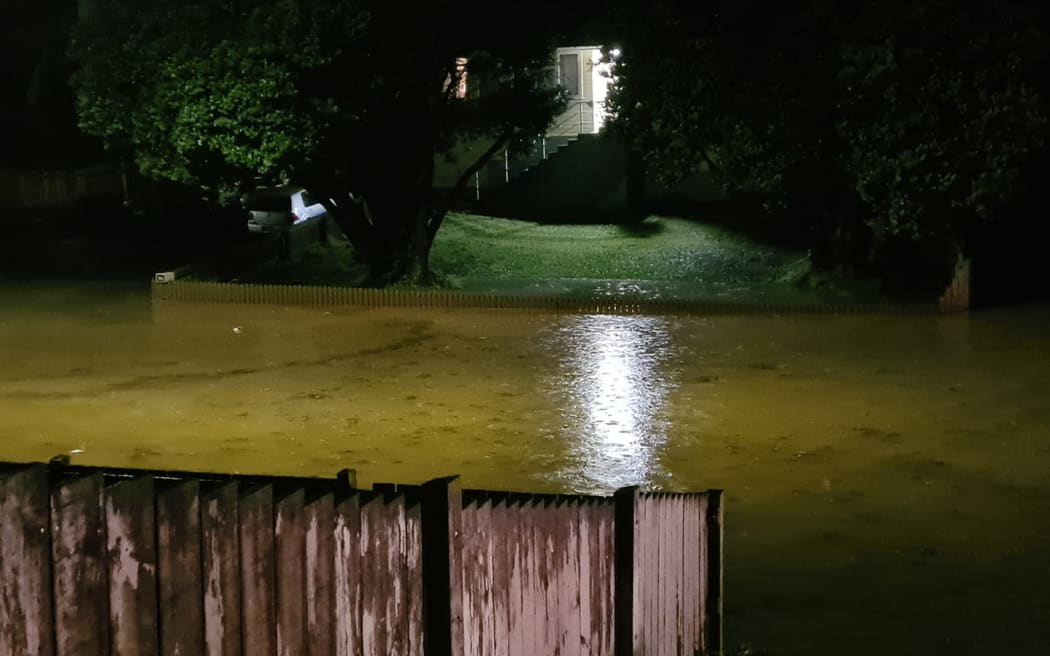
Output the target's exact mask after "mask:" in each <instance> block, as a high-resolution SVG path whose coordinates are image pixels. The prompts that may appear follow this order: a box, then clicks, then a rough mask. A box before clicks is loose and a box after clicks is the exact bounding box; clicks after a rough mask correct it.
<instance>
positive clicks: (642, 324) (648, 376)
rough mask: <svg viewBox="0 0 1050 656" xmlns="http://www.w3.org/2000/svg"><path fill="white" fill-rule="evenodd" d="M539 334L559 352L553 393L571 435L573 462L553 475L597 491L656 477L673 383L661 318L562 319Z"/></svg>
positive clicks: (667, 339) (566, 432)
mask: <svg viewBox="0 0 1050 656" xmlns="http://www.w3.org/2000/svg"><path fill="white" fill-rule="evenodd" d="M546 339H547V342H548V348H549V349H550V350H551V351H552V352H561V353H563V354H564V355H563V356H562V360H561V362H560V372H559V377H558V378H557V379H556V380H555V384H554V385H553V386H552V387H553V389H552V391H553V393H554V394H555V395H556V396H561V397H562V398H561V399H556V400H555V402H558V403H559V405H560V406H561V407H562V408H563V411H562V412H563V413H564V419H565V423H564V424H563V425H562V430H563V434H564V435H566V436H569V435H571V436H572V438H571V440H570V441H569V442H570V447H569V448H570V449H571V452H572V456H573V462H572V464H571V465H570V466H569V467H568V468H567V470H566V471H562V472H559V473H558V474H557V476H558V478H560V479H568V480H572V481H573V487H574V488H576V489H580V490H585V491H589V492H602V493H604V492H607V491H608V490H610V489H615V488H619V487H625V486H628V485H642V484H646V483H650V482H652V481H654V480H657V479H660V478H663V477H664V472H663V471H662V469H661V467H660V463H659V460H658V459H657V457H656V454H655V452H656V450H657V449H659V448H660V447H661V446H663V445H664V444H665V443H666V441H667V422H666V419H665V416H664V411H665V405H666V402H667V395H668V392H669V391H670V390H671V389H672V388H674V387H675V385H676V376H675V372H674V370H673V369H672V368H671V367H670V366H669V363H668V359H669V356H670V351H671V339H670V336H669V334H668V325H667V321H666V320H665V319H662V318H659V317H620V316H608V315H587V316H579V317H569V318H566V319H565V320H564V322H563V323H562V325H561V326H560V327H559V328H558V329H557V330H555V331H552V332H550V333H548V335H547V337H546ZM650 487H653V486H652V485H650Z"/></svg>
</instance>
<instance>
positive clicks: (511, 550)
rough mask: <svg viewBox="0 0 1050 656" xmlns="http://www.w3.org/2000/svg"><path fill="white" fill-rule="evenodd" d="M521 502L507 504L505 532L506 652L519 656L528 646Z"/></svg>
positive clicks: (524, 652)
mask: <svg viewBox="0 0 1050 656" xmlns="http://www.w3.org/2000/svg"><path fill="white" fill-rule="evenodd" d="M523 508H524V506H523V504H522V503H521V502H513V503H510V504H509V506H508V508H507V514H506V523H505V525H504V526H505V528H504V531H505V533H504V535H505V536H506V537H505V539H506V542H507V547H508V556H509V563H508V586H507V593H508V603H507V615H508V625H509V626H508V631H507V652H508V654H509V656H522V655H523V654H526V653H527V652H526V651H525V649H526V648H527V646H528V645H526V644H525V642H524V631H523V628H524V626H525V618H524V614H525V609H524V604H523V601H524V596H523V587H524V577H525V572H524V567H525V558H524V556H525V548H524V546H523V545H522V537H521V522H522V517H523V515H524V511H523Z"/></svg>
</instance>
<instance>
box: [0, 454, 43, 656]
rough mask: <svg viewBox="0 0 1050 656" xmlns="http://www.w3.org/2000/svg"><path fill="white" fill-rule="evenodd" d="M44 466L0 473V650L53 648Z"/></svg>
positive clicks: (16, 655)
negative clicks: (0, 588)
mask: <svg viewBox="0 0 1050 656" xmlns="http://www.w3.org/2000/svg"><path fill="white" fill-rule="evenodd" d="M49 533H50V520H49V517H48V493H47V470H46V469H45V468H44V467H43V466H33V467H29V468H26V469H24V470H22V471H19V472H16V473H13V474H10V475H7V476H4V477H2V478H0V581H2V582H3V594H0V654H4V656H37V655H38V654H42V655H45V656H49V655H50V654H53V653H54V650H55V640H54V629H55V624H54V617H53V615H52V610H51V608H52V606H51V604H52V596H51V595H52V584H51V546H50V544H49V540H50V538H49Z"/></svg>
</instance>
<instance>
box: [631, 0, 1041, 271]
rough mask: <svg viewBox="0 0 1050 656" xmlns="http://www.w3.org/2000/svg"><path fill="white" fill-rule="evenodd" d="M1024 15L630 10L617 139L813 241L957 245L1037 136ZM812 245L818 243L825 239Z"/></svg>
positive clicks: (1034, 56) (948, 6)
mask: <svg viewBox="0 0 1050 656" xmlns="http://www.w3.org/2000/svg"><path fill="white" fill-rule="evenodd" d="M1034 6H1035V5H1034V3H1024V2H1014V3H1010V4H1009V5H1005V4H1002V3H998V4H994V3H993V4H987V3H986V4H985V5H983V6H982V7H980V8H976V6H972V5H971V4H970V3H962V2H959V1H957V0H925V1H924V2H890V3H886V2H860V3H847V4H845V5H844V4H842V3H830V2H824V1H821V0H807V1H803V2H796V3H780V4H774V5H770V4H768V3H761V2H757V1H756V0H733V1H728V0H721V1H718V0H716V1H715V2H713V3H708V4H707V5H705V7H706V8H707V9H706V11H705V13H704V14H703V15H702V16H700V17H694V16H691V14H692V13H694V12H691V11H690V7H691V5H690V4H689V3H686V2H684V1H678V0H660V1H658V2H656V3H655V4H653V3H648V2H646V3H641V2H637V3H627V5H626V8H625V9H624V10H623V11H622V13H621V15H620V16H619V20H618V24H619V25H620V26H621V27H622V29H624V30H625V33H624V38H623V42H624V48H623V51H624V55H623V58H622V59H621V60H620V61H619V62H618V63H617V64H616V65H615V68H614V72H615V75H616V82H615V84H614V85H613V88H612V98H611V103H610V105H611V109H612V112H613V114H614V115H615V117H616V118H615V120H614V121H613V123H612V127H613V130H615V131H616V132H618V133H619V134H620V135H621V136H622V137H623V138H624V139H626V140H627V141H628V142H629V143H632V144H633V145H634V146H635V147H636V148H637V149H638V150H639V151H641V152H643V153H644V154H645V160H646V164H647V168H648V170H649V171H650V172H651V173H652V174H653V175H654V176H655V177H657V178H658V179H659V180H660V181H662V182H664V183H666V184H673V183H674V182H676V181H678V180H681V179H683V178H685V177H687V176H689V175H692V174H694V173H697V172H700V171H710V173H711V175H713V176H714V177H715V178H716V180H718V181H719V182H720V183H722V185H723V186H724V187H726V188H727V189H728V190H730V191H732V192H755V193H759V194H761V195H762V196H763V197H764V198H765V201H766V206H767V208H768V209H770V210H773V211H775V212H778V213H779V212H782V211H783V210H790V213H791V214H792V215H793V216H795V217H796V218H797V217H802V218H801V220H802V222H803V223H804V224H808V225H809V226H810V227H812V228H814V229H815V230H816V231H819V232H822V233H831V232H834V231H843V230H845V231H847V232H850V231H852V232H854V233H861V232H863V233H865V234H866V235H867V239H868V240H869V242H870V244H871V250H869V251H867V254H866V255H865V254H864V253H861V254H859V255H858V254H856V253H854V255H853V256H854V257H857V256H860V257H872V256H873V255H872V254H873V253H874V251H876V250H877V249H878V248H879V245H880V244H881V243H884V242H888V241H892V240H921V239H927V238H930V237H931V236H941V237H950V238H960V237H962V236H964V235H965V234H966V233H968V232H969V231H970V230H971V229H972V226H973V224H974V223H976V222H979V221H981V220H989V219H993V218H994V217H995V216H996V213H997V211H998V210H999V209H1000V208H1001V207H1002V206H1004V205H1005V204H1007V203H1009V202H1010V200H1011V199H1012V198H1013V196H1014V193H1015V191H1016V187H1017V184H1018V181H1019V179H1020V176H1021V173H1022V169H1023V168H1024V166H1025V165H1026V162H1028V161H1029V160H1030V158H1032V157H1033V155H1034V154H1035V153H1038V152H1040V151H1041V150H1042V149H1044V148H1045V145H1046V139H1047V118H1046V117H1047V103H1046V94H1045V93H1043V92H1042V91H1041V89H1040V86H1039V82H1038V79H1039V74H1038V72H1039V68H1040V66H1041V64H1042V63H1045V38H1044V34H1043V33H1042V32H1040V31H1039V30H1037V29H1036V28H1034V27H1032V26H1033V25H1037V24H1038V22H1036V21H1035V20H1034V11H1035V10H1034V9H1033V7H1034ZM822 236H826V234H825V235H822Z"/></svg>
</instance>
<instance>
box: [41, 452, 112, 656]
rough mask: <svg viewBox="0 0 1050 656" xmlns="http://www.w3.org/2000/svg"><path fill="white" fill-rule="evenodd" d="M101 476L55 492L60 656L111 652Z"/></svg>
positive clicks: (57, 644)
mask: <svg viewBox="0 0 1050 656" xmlns="http://www.w3.org/2000/svg"><path fill="white" fill-rule="evenodd" d="M103 487H104V483H103V479H102V474H100V473H95V474H89V475H87V476H81V477H78V478H75V479H73V480H70V481H63V482H61V483H59V484H58V486H57V487H55V488H54V489H53V491H52V492H51V554H52V558H53V559H54V564H53V566H52V572H53V577H54V581H55V649H56V652H57V653H59V654H84V655H85V656H88V655H92V654H94V655H95V656H102V655H103V654H108V653H109V587H108V582H107V580H106V567H107V566H106V562H107V561H106V529H105V526H104V524H103V517H102V490H103Z"/></svg>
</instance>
